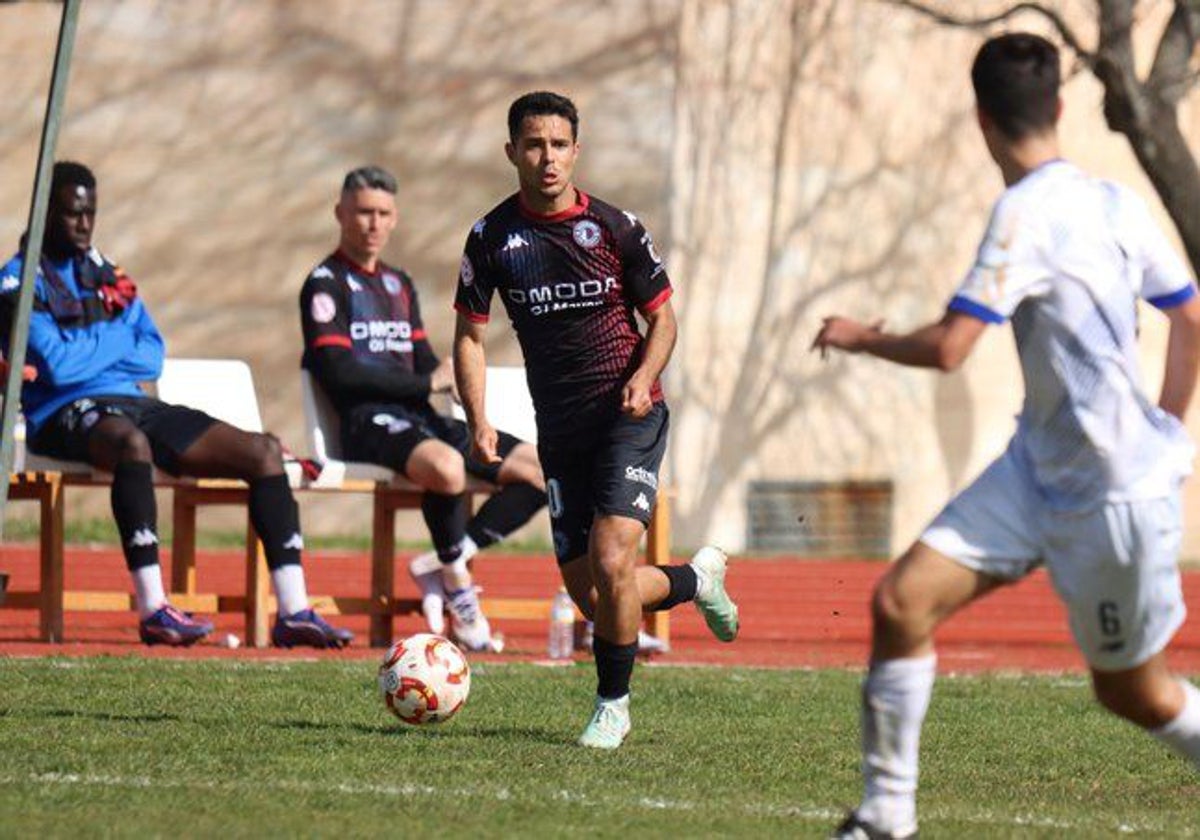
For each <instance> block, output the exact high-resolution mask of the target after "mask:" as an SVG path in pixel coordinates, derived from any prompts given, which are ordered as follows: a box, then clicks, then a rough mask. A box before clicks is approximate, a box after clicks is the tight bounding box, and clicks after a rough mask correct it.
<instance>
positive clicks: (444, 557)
mask: <svg viewBox="0 0 1200 840" xmlns="http://www.w3.org/2000/svg"><path fill="white" fill-rule="evenodd" d="M421 514H422V515H423V516H424V517H425V525H426V527H427V528H429V536H430V537H431V538H432V539H433V547H434V550H436V551H437V554H438V559H439V560H441V561H442V562H443V563H453V562H454V561H455V560H457V559H458V556H459V554H461V553H462V538H463V534H464V533H466V524H467V497H466V496H465V495H464V494H462V493H459V494H458V495H457V496H447V495H445V494H443V493H426V494H425V495H424V496H423V497H422V498H421Z"/></svg>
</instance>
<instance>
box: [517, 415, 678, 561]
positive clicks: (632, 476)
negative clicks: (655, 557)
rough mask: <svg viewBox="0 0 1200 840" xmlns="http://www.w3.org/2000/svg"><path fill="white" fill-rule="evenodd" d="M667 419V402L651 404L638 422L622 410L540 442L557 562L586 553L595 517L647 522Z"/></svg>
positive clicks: (667, 424) (653, 497) (652, 508)
mask: <svg viewBox="0 0 1200 840" xmlns="http://www.w3.org/2000/svg"><path fill="white" fill-rule="evenodd" d="M670 422H671V415H670V412H669V411H668V410H667V406H666V405H665V404H664V403H656V404H655V406H654V408H653V409H651V411H650V414H648V415H647V416H646V417H644V418H642V419H641V420H635V419H633V418H631V417H628V416H626V415H624V414H621V415H618V416H617V418H616V419H615V420H614V421H613V422H612V423H610V424H609V425H607V426H606V427H604V428H603V429H600V430H598V431H597V432H596V433H595V434H593V435H589V436H586V437H584V438H582V439H571V440H557V441H554V440H551V441H543V442H541V443H539V445H538V457H539V458H541V461H542V472H543V474H544V475H545V476H546V495H547V496H548V499H549V501H548V505H549V508H550V527H551V530H552V531H553V534H554V554H555V556H556V557H557V558H558V562H559V563H560V564H561V563H566V562H568V561H570V560H574V559H575V558H577V557H582V556H583V555H585V554H587V550H588V536H589V535H590V534H591V530H592V521H593V520H594V519H595V518H596V517H597V516H625V517H628V518H630V519H636V520H638V521H639V522H641V523H642V524H643V525H649V524H650V515H651V513H652V512H653V510H654V504H655V501H656V500H657V498H658V468H659V466H660V465H661V464H662V459H663V454H664V453H665V452H666V449H667V430H668V428H669V426H670Z"/></svg>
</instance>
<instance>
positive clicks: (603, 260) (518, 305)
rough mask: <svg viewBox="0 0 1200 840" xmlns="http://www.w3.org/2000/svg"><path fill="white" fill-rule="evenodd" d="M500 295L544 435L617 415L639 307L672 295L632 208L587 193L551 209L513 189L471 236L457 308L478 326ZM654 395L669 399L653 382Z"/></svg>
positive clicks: (635, 355) (637, 354) (635, 354)
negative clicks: (541, 209) (537, 207)
mask: <svg viewBox="0 0 1200 840" xmlns="http://www.w3.org/2000/svg"><path fill="white" fill-rule="evenodd" d="M493 293H495V294H497V295H499V297H500V300H502V301H503V302H504V308H505V310H506V311H507V312H508V317H509V319H510V320H511V321H512V325H513V329H514V330H515V331H516V334H517V340H518V341H519V342H520V344H521V350H522V351H523V352H524V354H525V367H526V372H527V376H528V379H529V390H530V393H531V395H532V396H533V403H534V408H535V409H536V411H537V421H538V436H539V438H542V439H545V438H562V437H565V436H570V435H572V434H574V433H575V432H577V431H579V430H582V429H586V428H591V427H594V426H596V425H598V424H600V423H603V422H605V421H606V420H608V419H611V418H612V417H613V416H614V415H615V413H616V412H617V411H618V410H619V409H620V404H621V389H622V388H623V387H624V385H625V383H626V382H627V381H628V380H629V377H630V376H632V375H633V372H634V371H635V370H636V369H637V366H638V364H640V362H641V356H642V345H643V342H644V339H643V337H642V334H641V332H640V330H639V328H638V323H637V319H636V317H635V315H634V311H635V310H638V311H640V312H642V313H643V314H649V313H651V312H653V311H654V310H655V309H657V308H658V307H660V306H662V305H663V303H665V302H666V300H667V298H669V297H670V296H671V281H670V279H669V278H668V277H667V272H666V270H665V268H664V266H663V263H662V260H661V259H660V258H659V256H658V254H657V253H655V251H654V243H653V241H652V240H651V238H650V234H649V233H647V232H646V229H645V228H644V227H643V226H642V223H641V222H639V221H638V219H637V217H636V216H634V215H633V214H632V213H627V212H624V211H622V210H618V209H617V208H616V207H613V206H612V205H611V204H607V203H605V202H603V201H600V200H599V199H596V198H592V197H589V196H587V195H585V194H584V193H582V192H578V201H577V202H576V204H575V206H574V207H571V208H570V209H568V210H564V211H563V212H561V213H557V214H554V215H552V216H543V215H540V214H537V213H534V212H532V211H531V210H529V209H528V208H527V207H525V206H524V205H523V204H522V203H521V201H520V197H519V194H518V195H513V196H510V197H509V198H508V199H506V200H505V201H503V202H501V203H500V204H499V205H497V206H496V207H495V208H494V209H493V210H492V211H491V212H490V213H488V214H487V215H486V216H484V217H483V218H482V219H480V220H479V221H478V222H476V223H475V226H474V227H473V228H472V229H471V233H470V234H469V235H468V236H467V244H466V248H465V250H464V253H463V258H462V264H461V266H460V268H459V274H458V292H457V295H456V297H455V303H454V308H455V309H457V310H458V311H459V312H460V313H462V314H463V315H465V316H466V317H467V318H469V319H470V320H472V321H475V322H477V323H482V322H486V321H487V320H488V317H489V315H490V310H491V301H492V295H493ZM652 397H653V399H654V401H655V402H660V401H661V400H662V387H661V385H660V384H659V383H658V382H655V383H654V389H653V392H652Z"/></svg>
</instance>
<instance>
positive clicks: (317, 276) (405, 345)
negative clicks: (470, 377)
mask: <svg viewBox="0 0 1200 840" xmlns="http://www.w3.org/2000/svg"><path fill="white" fill-rule="evenodd" d="M300 321H301V324H302V326H303V329H304V358H303V360H302V362H301V364H302V365H303V367H305V368H307V369H308V370H311V371H313V372H314V373H315V374H316V375H317V377H318V379H319V380H320V381H321V385H322V386H323V387H324V389H325V391H326V392H327V393H328V394H329V395H330V396H331V397H332V398H333V400H334V402H335V403H336V404H337V405H338V408H340V409H342V410H345V409H347V408H349V407H352V405H353V404H355V403H357V402H361V401H366V400H385V399H386V400H395V401H404V402H409V401H412V402H413V403H414V404H423V403H425V402H426V401H427V399H428V397H429V377H428V373H429V372H430V371H431V370H433V369H434V368H435V367H437V357H436V356H435V355H434V353H433V349H432V348H431V347H430V345H429V341H428V339H427V338H426V335H425V325H424V324H423V323H422V321H421V306H420V302H419V301H418V299H417V290H416V288H415V287H414V285H413V281H412V278H411V277H409V276H408V274H407V273H406V272H404V271H402V270H401V269H397V268H393V267H392V266H389V265H385V264H384V263H382V262H381V263H380V264H379V266H378V267H377V268H376V270H375V271H373V272H372V271H367V270H366V269H365V268H363V267H362V266H359V265H357V264H355V263H354V261H353V260H351V259H350V258H349V257H347V256H345V255H344V254H342V253H340V252H337V253H334V254H331V255H330V256H328V257H327V258H326V259H325V260H324V261H323V262H322V263H321V264H320V265H318V266H317V267H316V268H314V269H313V270H312V272H311V273H310V274H309V275H308V279H307V280H305V281H304V286H303V288H302V289H301V291H300Z"/></svg>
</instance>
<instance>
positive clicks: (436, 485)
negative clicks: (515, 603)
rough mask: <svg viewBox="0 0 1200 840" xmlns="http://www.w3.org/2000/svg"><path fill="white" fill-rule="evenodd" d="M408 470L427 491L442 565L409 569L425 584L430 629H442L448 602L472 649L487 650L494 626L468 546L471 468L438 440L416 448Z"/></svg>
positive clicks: (426, 506)
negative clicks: (480, 593) (473, 574)
mask: <svg viewBox="0 0 1200 840" xmlns="http://www.w3.org/2000/svg"><path fill="white" fill-rule="evenodd" d="M404 472H405V475H407V476H408V477H409V479H410V480H411V481H413V482H414V483H415V484H418V485H420V486H421V487H423V488H424V489H425V490H426V491H427V492H426V495H425V498H424V499H423V500H422V502H421V508H422V512H423V513H424V514H425V521H426V524H427V525H428V526H429V529H430V534H431V536H432V537H433V543H434V548H435V549H436V550H437V558H438V562H439V566H440V570H439V569H436V568H435V569H434V570H432V571H428V570H425V569H417V568H412V567H410V571H412V572H413V577H414V579H416V581H417V583H418V585H419V586H420V587H421V611H422V612H423V613H424V614H425V619H426V621H427V622H428V623H429V626H430V629H431V630H433V631H434V632H441V630H442V629H443V623H442V610H443V604H449V607H450V613H451V615H452V617H453V629H454V634H455V636H457V637H458V640H459V641H460V642H461V643H462V644H463V645H464V646H465V647H467V648H469V649H470V650H484V649H486V648H487V647H488V646H489V645H490V644H491V627H490V626H489V625H488V621H487V618H486V617H484V615H483V611H482V610H481V609H480V606H479V596H478V595H477V594H476V592H475V584H474V581H473V580H472V579H471V572H470V570H469V569H468V568H467V561H468V560H469V559H470V557H469V556H467V552H465V551H464V546H463V536H464V534H465V528H466V500H465V499H464V498H463V493H464V492H465V491H466V489H467V472H466V464H465V463H464V462H463V458H462V455H461V454H459V452H458V450H457V449H455V448H454V447H452V446H450V445H449V444H446V443H444V442H442V441H440V440H437V439H436V438H430V439H428V440H423V441H421V443H419V444H417V446H416V447H414V448H413V451H412V454H411V455H409V457H408V461H407V463H406V464H405V466H404ZM439 584H440V585H439Z"/></svg>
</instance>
